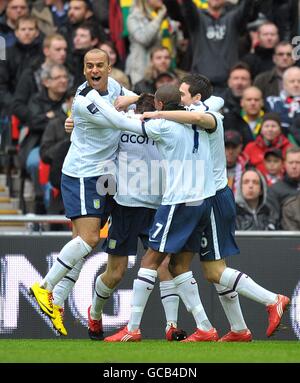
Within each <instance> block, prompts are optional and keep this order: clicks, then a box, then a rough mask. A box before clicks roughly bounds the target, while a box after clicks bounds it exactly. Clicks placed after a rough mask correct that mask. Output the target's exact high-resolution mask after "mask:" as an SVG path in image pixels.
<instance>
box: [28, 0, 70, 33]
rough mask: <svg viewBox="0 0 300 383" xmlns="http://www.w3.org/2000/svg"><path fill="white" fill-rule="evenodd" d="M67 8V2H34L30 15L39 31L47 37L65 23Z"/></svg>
mask: <svg viewBox="0 0 300 383" xmlns="http://www.w3.org/2000/svg"><path fill="white" fill-rule="evenodd" d="M68 8H69V7H68V1H67V0H35V2H34V3H33V6H32V9H31V14H32V16H34V17H36V18H37V20H38V26H39V29H40V30H41V31H42V32H43V33H44V34H45V35H46V36H48V35H52V34H53V33H56V32H57V30H58V28H60V27H62V26H63V25H64V24H65V23H66V22H67V18H68Z"/></svg>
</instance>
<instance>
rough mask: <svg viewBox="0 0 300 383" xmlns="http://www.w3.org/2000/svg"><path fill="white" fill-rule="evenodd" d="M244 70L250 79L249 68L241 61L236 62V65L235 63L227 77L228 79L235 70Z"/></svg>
mask: <svg viewBox="0 0 300 383" xmlns="http://www.w3.org/2000/svg"><path fill="white" fill-rule="evenodd" d="M240 69H241V70H246V71H247V72H249V75H250V77H251V70H250V67H249V65H248V64H247V63H245V62H243V61H238V62H237V63H235V64H234V65H233V66H232V67H231V68H230V70H229V75H228V77H230V75H231V73H232V72H234V71H235V70H240Z"/></svg>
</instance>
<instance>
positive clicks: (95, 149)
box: [62, 77, 135, 178]
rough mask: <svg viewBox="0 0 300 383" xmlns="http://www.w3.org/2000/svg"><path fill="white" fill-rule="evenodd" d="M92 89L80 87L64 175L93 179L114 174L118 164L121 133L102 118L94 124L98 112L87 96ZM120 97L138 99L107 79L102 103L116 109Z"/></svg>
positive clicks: (73, 115) (86, 85)
mask: <svg viewBox="0 0 300 383" xmlns="http://www.w3.org/2000/svg"><path fill="white" fill-rule="evenodd" d="M90 89H91V88H89V87H88V84H87V82H85V83H84V84H82V85H80V87H79V88H78V90H77V92H76V96H75V98H74V101H73V106H72V117H73V120H74V129H73V132H72V135H71V146H70V148H69V151H68V153H67V155H66V158H65V161H64V164H63V168H62V172H63V173H64V174H66V175H68V176H71V177H77V178H79V177H94V176H99V175H102V174H114V173H115V163H114V162H115V160H116V156H117V149H118V144H119V139H120V135H121V132H120V131H117V130H116V129H112V127H111V123H110V122H109V121H108V120H107V119H106V118H104V117H103V116H102V117H101V116H100V117H99V118H98V119H97V124H95V122H94V119H93V117H94V114H95V113H96V110H95V108H94V105H93V104H92V102H91V101H90V100H89V99H88V97H87V94H88V91H89V90H90ZM120 95H135V93H133V92H131V91H129V90H127V89H125V88H123V87H122V86H121V85H120V84H119V83H118V82H117V81H115V80H114V79H112V78H111V77H109V78H108V88H107V92H105V93H104V94H102V97H103V100H105V102H106V103H107V104H109V105H113V104H114V102H115V100H116V98H117V97H118V96H120Z"/></svg>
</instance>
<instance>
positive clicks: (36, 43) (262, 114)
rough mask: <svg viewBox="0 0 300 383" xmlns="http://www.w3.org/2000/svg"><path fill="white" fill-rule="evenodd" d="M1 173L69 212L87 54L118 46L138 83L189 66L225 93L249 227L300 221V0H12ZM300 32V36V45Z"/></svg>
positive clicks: (291, 226)
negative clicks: (78, 97) (69, 158)
mask: <svg viewBox="0 0 300 383" xmlns="http://www.w3.org/2000/svg"><path fill="white" fill-rule="evenodd" d="M0 15H1V16H0V36H1V40H0V59H1V60H0V139H1V141H0V154H1V157H0V173H3V174H6V182H7V184H8V187H9V192H10V195H11V196H14V195H13V194H14V193H16V190H15V189H14V187H13V183H12V179H13V177H14V176H16V177H17V178H18V180H20V181H21V183H20V185H21V186H20V187H19V190H18V191H17V193H18V196H19V197H20V199H21V200H22V201H23V203H22V204H21V209H22V211H23V213H25V212H28V211H30V208H28V206H27V207H26V204H25V200H24V192H25V191H24V184H25V182H27V181H29V182H30V184H31V185H32V189H31V190H32V200H33V204H32V207H31V211H32V212H34V213H36V214H47V213H48V214H63V213H64V210H63V205H62V201H61V198H60V190H59V189H60V172H61V165H62V162H63V159H64V156H65V154H66V152H67V150H68V147H69V145H70V137H69V135H68V134H67V133H65V131H64V121H65V118H66V117H67V116H69V115H70V109H71V105H72V100H73V96H74V94H75V91H76V88H77V87H78V85H80V84H81V83H82V82H83V81H84V75H83V57H84V54H85V53H86V52H87V51H88V50H90V49H91V48H94V47H97V48H101V49H104V50H106V51H107V52H108V54H109V57H110V63H111V65H112V68H113V70H112V73H111V76H112V77H113V78H114V79H116V80H117V81H119V82H120V83H121V84H122V85H123V86H124V87H126V88H128V89H131V90H133V91H135V92H136V93H137V94H141V93H154V92H155V91H156V89H157V88H158V87H159V86H161V85H162V84H164V83H167V82H171V83H175V84H177V83H178V84H179V81H180V80H181V79H182V78H183V76H184V75H185V74H187V73H189V72H198V73H201V74H204V75H206V76H207V77H208V78H209V79H210V80H211V82H212V84H213V87H214V95H217V96H221V97H223V98H224V101H225V104H224V108H223V110H222V113H223V115H224V130H225V133H224V138H225V147H226V158H227V170H228V180H229V185H230V187H231V188H232V190H233V192H234V195H235V198H236V205H237V229H238V230H282V229H283V230H300V65H299V64H300V60H299V57H300V56H299V57H298V55H300V37H298V38H297V36H300V23H299V19H300V1H298V0H281V1H279V0H265V1H262V0H251V1H250V0H240V1H238V0H232V1H225V0H165V1H162V0H71V1H64V0H36V1H34V0H31V1H30V0H0ZM297 44H298V46H297Z"/></svg>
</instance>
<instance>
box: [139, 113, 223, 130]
mask: <svg viewBox="0 0 300 383" xmlns="http://www.w3.org/2000/svg"><path fill="white" fill-rule="evenodd" d="M143 118H163V119H165V120H171V121H175V122H179V123H181V124H193V125H198V126H199V127H201V128H203V129H208V130H214V129H216V126H217V124H216V118H215V116H214V115H213V114H210V113H207V112H196V111H192V112H189V111H185V110H174V111H173V110H160V111H156V112H146V113H144V114H143Z"/></svg>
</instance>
